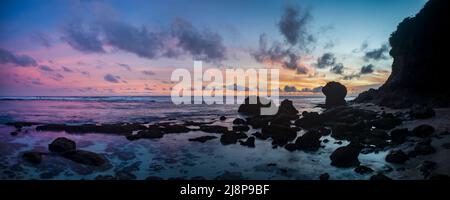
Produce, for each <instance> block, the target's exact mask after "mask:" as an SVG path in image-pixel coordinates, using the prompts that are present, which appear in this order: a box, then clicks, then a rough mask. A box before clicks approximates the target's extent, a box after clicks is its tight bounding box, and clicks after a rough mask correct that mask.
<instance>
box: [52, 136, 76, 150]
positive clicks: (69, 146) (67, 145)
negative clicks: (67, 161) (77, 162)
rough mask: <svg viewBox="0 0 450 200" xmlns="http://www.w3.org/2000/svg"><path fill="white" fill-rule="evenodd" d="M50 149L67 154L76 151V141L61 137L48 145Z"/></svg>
mask: <svg viewBox="0 0 450 200" xmlns="http://www.w3.org/2000/svg"><path fill="white" fill-rule="evenodd" d="M48 149H49V150H50V151H51V152H55V153H66V152H70V151H75V149H76V144H75V142H74V141H72V140H69V139H67V138H65V137H59V138H56V139H55V140H53V142H52V143H50V144H49V145H48Z"/></svg>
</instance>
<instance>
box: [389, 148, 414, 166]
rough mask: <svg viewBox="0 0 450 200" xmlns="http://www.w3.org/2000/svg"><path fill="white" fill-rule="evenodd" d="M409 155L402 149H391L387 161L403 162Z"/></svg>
mask: <svg viewBox="0 0 450 200" xmlns="http://www.w3.org/2000/svg"><path fill="white" fill-rule="evenodd" d="M408 159H409V158H408V155H406V154H405V153H404V152H403V151H402V150H398V151H391V152H389V153H388V155H387V156H386V162H390V163H396V164H403V163H405V162H406V161H407V160H408Z"/></svg>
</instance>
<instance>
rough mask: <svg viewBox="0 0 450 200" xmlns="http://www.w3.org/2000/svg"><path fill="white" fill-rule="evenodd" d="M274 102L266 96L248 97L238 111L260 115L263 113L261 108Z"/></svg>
mask: <svg viewBox="0 0 450 200" xmlns="http://www.w3.org/2000/svg"><path fill="white" fill-rule="evenodd" d="M253 100H254V101H253ZM272 103H273V102H272V101H270V100H269V99H267V98H264V97H259V96H250V97H246V98H245V100H244V102H243V103H242V104H241V105H240V106H239V109H238V112H239V113H242V114H246V115H250V116H259V115H261V108H268V107H270V106H271V104H272Z"/></svg>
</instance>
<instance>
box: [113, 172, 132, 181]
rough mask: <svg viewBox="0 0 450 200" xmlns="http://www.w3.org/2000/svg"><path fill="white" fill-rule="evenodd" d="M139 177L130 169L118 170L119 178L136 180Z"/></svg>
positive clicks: (117, 177) (117, 175)
mask: <svg viewBox="0 0 450 200" xmlns="http://www.w3.org/2000/svg"><path fill="white" fill-rule="evenodd" d="M136 178H137V177H136V175H134V174H132V173H131V172H128V171H118V172H116V179H117V180H135V179H136Z"/></svg>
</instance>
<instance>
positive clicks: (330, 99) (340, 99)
mask: <svg viewBox="0 0 450 200" xmlns="http://www.w3.org/2000/svg"><path fill="white" fill-rule="evenodd" d="M322 92H323V94H324V95H325V96H326V100H325V107H326V108H333V107H337V106H341V105H346V104H347V102H346V101H345V96H346V95H347V88H346V87H345V86H344V85H342V84H340V83H338V82H334V81H333V82H329V83H327V84H326V85H325V86H324V87H323V88H322Z"/></svg>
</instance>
